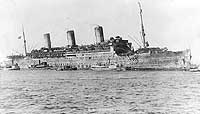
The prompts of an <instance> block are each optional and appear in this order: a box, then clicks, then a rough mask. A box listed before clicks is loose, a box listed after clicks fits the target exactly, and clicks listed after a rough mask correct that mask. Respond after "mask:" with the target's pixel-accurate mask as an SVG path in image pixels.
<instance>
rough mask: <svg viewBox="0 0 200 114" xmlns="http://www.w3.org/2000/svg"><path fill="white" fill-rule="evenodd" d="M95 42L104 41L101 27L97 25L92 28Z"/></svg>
mask: <svg viewBox="0 0 200 114" xmlns="http://www.w3.org/2000/svg"><path fill="white" fill-rule="evenodd" d="M94 31H95V36H96V41H97V43H100V42H104V36H103V27H102V26H97V27H95V28H94Z"/></svg>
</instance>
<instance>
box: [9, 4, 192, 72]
mask: <svg viewBox="0 0 200 114" xmlns="http://www.w3.org/2000/svg"><path fill="white" fill-rule="evenodd" d="M139 7H140V19H141V36H142V44H143V46H142V47H141V48H139V49H137V50H134V48H133V46H132V43H130V42H129V41H128V40H124V39H123V38H122V37H120V36H116V37H110V39H109V40H104V33H103V27H102V26H96V27H95V28H94V31H95V36H96V41H97V42H96V43H95V44H91V45H77V44H76V40H75V31H74V30H69V31H67V33H66V34H67V40H68V42H69V45H67V46H65V47H51V40H50V33H46V34H44V39H45V41H46V46H45V47H42V48H41V49H39V50H32V51H31V52H30V53H27V51H26V40H25V35H24V32H23V35H24V47H25V54H26V56H25V57H24V58H19V59H17V58H14V61H15V63H18V65H19V66H20V67H21V68H23V67H26V68H27V67H29V68H37V66H41V65H43V66H44V67H45V66H47V67H48V68H52V69H58V68H59V69H90V68H91V67H92V66H93V65H99V66H109V65H116V66H117V67H123V68H126V69H127V70H187V69H189V67H190V62H191V51H190V49H186V50H184V51H176V52H174V51H168V49H167V48H159V47H150V46H149V43H148V42H147V41H146V38H145V30H144V24H143V18H142V8H141V6H140V3H139ZM10 58H12V57H10Z"/></svg>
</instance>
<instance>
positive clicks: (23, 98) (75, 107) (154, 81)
mask: <svg viewBox="0 0 200 114" xmlns="http://www.w3.org/2000/svg"><path fill="white" fill-rule="evenodd" d="M0 114H200V73H198V72H196V73H195V72H185V71H123V72H117V71H105V72H103V71H101V72H97V71H90V70H83V71H53V70H43V71H42V70H35V71H32V70H20V71H3V70H1V71H0Z"/></svg>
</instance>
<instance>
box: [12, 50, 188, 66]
mask: <svg viewBox="0 0 200 114" xmlns="http://www.w3.org/2000/svg"><path fill="white" fill-rule="evenodd" d="M190 60H191V56H190V50H184V51H179V52H165V53H157V54H151V53H143V54H134V55H130V56H118V55H117V54H115V53H113V52H95V53H73V54H70V56H68V54H66V56H65V57H61V58H34V59H33V58H24V59H20V60H16V62H17V63H18V64H19V65H20V67H21V68H28V67H29V66H30V65H36V64H38V62H47V63H48V64H49V65H50V66H53V67H54V68H58V67H64V66H72V67H76V68H77V69H81V70H82V69H90V68H91V66H93V65H96V64H99V63H100V64H102V65H105V66H106V65H109V64H116V65H118V66H120V67H124V68H127V69H129V70H187V69H189V67H190Z"/></svg>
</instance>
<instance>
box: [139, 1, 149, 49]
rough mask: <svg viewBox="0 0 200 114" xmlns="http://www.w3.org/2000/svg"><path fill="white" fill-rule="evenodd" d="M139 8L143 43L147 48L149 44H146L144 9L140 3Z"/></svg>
mask: <svg viewBox="0 0 200 114" xmlns="http://www.w3.org/2000/svg"><path fill="white" fill-rule="evenodd" d="M138 5H139V8H140V21H141V29H142V40H143V41H142V43H143V48H146V47H147V46H148V44H146V43H147V42H146V40H145V35H146V34H145V32H144V23H143V18H142V7H141V4H140V2H138Z"/></svg>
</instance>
